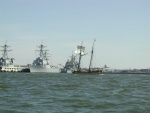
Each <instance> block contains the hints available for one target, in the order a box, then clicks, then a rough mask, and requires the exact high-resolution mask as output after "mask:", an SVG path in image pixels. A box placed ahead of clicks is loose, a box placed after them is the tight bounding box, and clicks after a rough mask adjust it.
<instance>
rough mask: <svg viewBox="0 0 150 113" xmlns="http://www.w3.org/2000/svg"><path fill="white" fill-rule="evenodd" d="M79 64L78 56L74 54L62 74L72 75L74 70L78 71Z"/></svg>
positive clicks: (61, 70) (62, 69)
mask: <svg viewBox="0 0 150 113" xmlns="http://www.w3.org/2000/svg"><path fill="white" fill-rule="evenodd" d="M77 66H78V63H77V61H76V56H75V55H73V54H72V56H71V59H70V60H69V59H68V60H67V62H66V64H65V66H63V68H61V69H60V72H61V73H72V71H73V70H75V69H77Z"/></svg>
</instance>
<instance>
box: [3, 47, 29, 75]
mask: <svg viewBox="0 0 150 113" xmlns="http://www.w3.org/2000/svg"><path fill="white" fill-rule="evenodd" d="M0 47H2V48H3V49H2V50H0V51H2V57H1V58H0V72H30V70H29V68H28V66H20V65H14V60H15V59H14V58H9V57H8V52H9V51H12V50H8V48H9V47H10V46H8V45H7V44H5V45H4V46H0Z"/></svg>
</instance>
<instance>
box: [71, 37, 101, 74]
mask: <svg viewBox="0 0 150 113" xmlns="http://www.w3.org/2000/svg"><path fill="white" fill-rule="evenodd" d="M95 41H96V40H95V39H94V42H93V46H92V51H91V59H90V64H89V68H88V69H87V68H85V69H82V68H81V66H80V64H81V58H82V56H84V55H86V54H85V53H84V50H85V47H84V46H82V43H83V42H82V43H81V46H77V50H76V52H75V53H77V54H79V63H78V68H77V70H74V71H73V72H72V73H73V74H101V73H102V69H101V68H91V65H92V60H93V53H94V43H95Z"/></svg>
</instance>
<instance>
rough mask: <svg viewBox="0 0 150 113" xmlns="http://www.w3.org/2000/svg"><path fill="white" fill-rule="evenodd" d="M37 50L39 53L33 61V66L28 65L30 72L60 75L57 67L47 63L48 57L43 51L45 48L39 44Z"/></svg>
mask: <svg viewBox="0 0 150 113" xmlns="http://www.w3.org/2000/svg"><path fill="white" fill-rule="evenodd" d="M37 47H38V48H39V50H36V51H37V52H38V53H39V56H38V57H37V58H36V59H35V60H34V61H33V64H30V65H29V68H30V72H49V73H60V70H59V68H58V67H57V66H53V65H51V64H50V63H49V58H48V57H49V56H47V55H48V53H47V51H48V50H46V49H45V47H46V46H44V45H43V44H41V45H40V46H37Z"/></svg>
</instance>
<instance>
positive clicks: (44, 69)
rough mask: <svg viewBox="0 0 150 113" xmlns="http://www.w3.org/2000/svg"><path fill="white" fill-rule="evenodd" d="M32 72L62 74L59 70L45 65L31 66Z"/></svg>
mask: <svg viewBox="0 0 150 113" xmlns="http://www.w3.org/2000/svg"><path fill="white" fill-rule="evenodd" d="M29 69H30V72H49V73H60V71H59V69H58V68H53V67H50V66H43V65H29Z"/></svg>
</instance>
